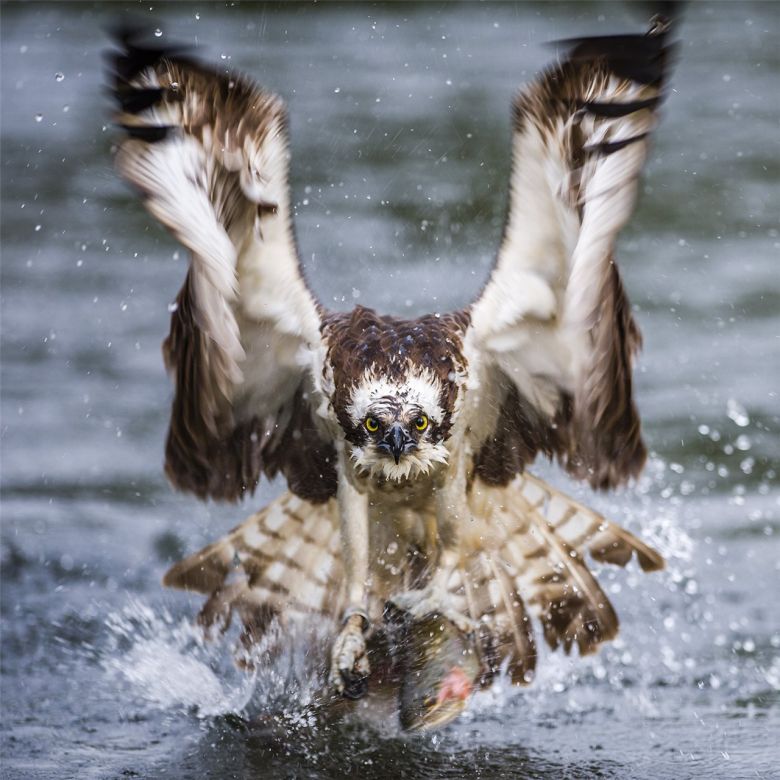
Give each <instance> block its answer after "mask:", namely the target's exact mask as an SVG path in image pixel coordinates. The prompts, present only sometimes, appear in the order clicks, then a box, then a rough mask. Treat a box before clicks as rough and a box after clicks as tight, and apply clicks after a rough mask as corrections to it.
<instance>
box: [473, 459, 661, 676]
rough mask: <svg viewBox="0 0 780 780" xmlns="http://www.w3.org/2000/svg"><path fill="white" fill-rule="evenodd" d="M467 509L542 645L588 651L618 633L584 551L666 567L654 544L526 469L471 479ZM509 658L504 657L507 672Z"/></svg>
mask: <svg viewBox="0 0 780 780" xmlns="http://www.w3.org/2000/svg"><path fill="white" fill-rule="evenodd" d="M471 508H472V513H473V515H474V516H475V518H476V519H477V520H479V521H481V524H479V527H478V528H477V529H475V531H474V533H473V534H472V535H471V542H472V544H473V543H475V542H476V540H479V542H478V543H479V544H482V543H483V542H484V540H485V539H487V538H489V540H490V541H489V544H490V547H492V549H493V550H494V554H493V555H492V560H494V561H498V562H500V566H501V567H503V570H505V571H507V572H510V573H511V576H512V577H513V592H514V593H516V594H517V598H518V601H519V602H520V603H521V604H526V605H528V607H529V608H530V609H531V610H532V612H533V614H534V615H535V616H536V617H537V618H538V619H539V621H540V622H541V624H542V631H543V635H544V638H545V641H546V642H547V644H548V645H549V646H550V647H552V648H557V647H559V646H562V647H563V649H564V651H565V652H567V653H568V652H570V651H571V649H572V647H573V646H574V645H575V644H576V645H577V647H578V649H579V651H580V653H581V654H583V655H584V654H587V653H592V652H594V651H595V650H596V649H597V648H598V646H599V645H600V644H601V643H602V642H605V641H607V640H609V639H613V638H614V637H615V636H616V635H617V633H618V626H619V622H618V618H617V615H616V613H615V610H614V608H613V606H612V604H611V603H610V601H609V598H608V597H607V595H606V594H605V593H604V591H603V590H602V588H601V586H600V585H599V584H598V582H597V581H596V578H595V577H594V576H593V574H592V573H591V572H590V570H589V568H588V566H587V564H586V561H585V555H586V553H587V554H590V556H591V557H592V558H593V559H594V560H596V561H599V562H603V563H611V564H616V565H619V566H625V565H626V564H627V563H628V562H629V561H630V560H631V558H632V557H633V556H634V555H635V556H636V558H637V561H638V563H639V565H640V566H641V568H642V569H643V570H644V571H656V570H658V569H661V568H663V565H664V562H663V558H662V557H661V556H660V555H659V554H658V553H657V552H656V551H655V550H653V549H652V548H651V547H649V546H648V545H646V544H644V543H643V542H642V541H640V540H639V539H637V538H636V537H635V536H633V535H632V534H631V533H629V532H628V531H626V530H624V529H622V528H620V527H619V526H616V525H614V524H613V523H610V522H609V521H607V520H606V519H605V518H604V517H603V516H601V515H600V514H598V513H597V512H594V511H592V510H590V509H588V508H586V507H584V506H583V505H582V504H580V503H578V502H577V501H575V500H574V499H572V498H570V497H569V496H567V495H565V494H563V493H561V492H560V491H558V490H556V489H555V488H553V487H551V486H550V485H548V484H546V483H545V482H544V481H542V480H541V479H539V478H538V477H533V476H531V475H530V474H523V475H521V476H519V477H517V478H516V479H515V480H514V481H513V482H512V483H511V484H510V485H508V486H507V487H493V486H488V485H485V484H483V483H482V482H480V481H479V480H477V481H476V482H475V484H474V486H473V487H472V499H471ZM482 525H484V526H486V528H485V529H483V528H482ZM496 579H497V578H496ZM505 616H506V618H507V619H509V620H510V621H511V619H512V616H513V612H512V611H511V610H507V611H506V612H505ZM524 625H525V624H524ZM524 625H523V626H519V627H518V626H515V628H523V627H524ZM506 646H507V643H506V642H504V647H506ZM506 657H507V656H506V655H505V658H506ZM514 663H515V661H514V658H510V670H511V669H512V666H513V664H514ZM519 676H521V675H514V674H513V678H515V677H519Z"/></svg>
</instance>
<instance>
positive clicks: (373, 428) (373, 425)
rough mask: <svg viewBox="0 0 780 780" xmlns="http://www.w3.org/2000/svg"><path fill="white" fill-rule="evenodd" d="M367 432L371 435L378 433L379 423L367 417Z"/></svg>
mask: <svg viewBox="0 0 780 780" xmlns="http://www.w3.org/2000/svg"><path fill="white" fill-rule="evenodd" d="M364 424H365V426H366V430H367V431H369V432H370V433H376V432H377V431H378V430H379V423H378V422H377V421H376V420H375V419H374V418H373V417H366V421H365V423H364Z"/></svg>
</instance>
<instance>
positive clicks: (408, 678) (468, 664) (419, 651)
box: [397, 613, 483, 731]
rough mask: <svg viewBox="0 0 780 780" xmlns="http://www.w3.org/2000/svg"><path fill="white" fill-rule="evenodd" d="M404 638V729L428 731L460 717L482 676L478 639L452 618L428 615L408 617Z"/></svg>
mask: <svg viewBox="0 0 780 780" xmlns="http://www.w3.org/2000/svg"><path fill="white" fill-rule="evenodd" d="M399 639H400V641H399V643H398V645H397V653H398V662H399V667H400V673H401V690H400V693H399V717H400V721H401V726H402V728H404V729H405V730H407V731H424V730H428V729H433V728H437V727H439V726H443V725H445V724H446V723H449V722H450V721H452V720H454V719H455V718H457V717H458V715H460V714H461V713H462V712H463V711H464V710H465V709H466V705H467V704H468V702H469V699H470V698H471V695H472V693H473V692H474V691H475V690H476V689H477V688H478V687H479V685H480V681H481V679H482V677H483V669H482V664H481V663H480V660H479V656H478V655H477V651H476V647H475V643H474V640H473V637H472V636H471V635H468V634H464V633H463V632H462V631H460V630H459V629H458V628H457V626H455V624H454V623H453V622H452V621H450V620H448V619H447V618H445V617H443V616H441V615H438V614H436V613H429V614H427V615H425V616H423V617H421V618H416V619H413V618H410V617H407V618H406V619H405V620H404V621H403V623H402V626H401V630H400V636H399Z"/></svg>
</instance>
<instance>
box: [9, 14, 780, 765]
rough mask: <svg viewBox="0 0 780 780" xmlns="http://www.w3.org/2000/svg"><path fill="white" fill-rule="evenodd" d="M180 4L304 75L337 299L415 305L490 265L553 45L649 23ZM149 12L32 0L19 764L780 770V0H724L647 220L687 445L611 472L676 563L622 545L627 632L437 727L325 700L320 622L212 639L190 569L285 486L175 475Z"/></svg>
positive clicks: (650, 374) (308, 244) (304, 115)
mask: <svg viewBox="0 0 780 780" xmlns="http://www.w3.org/2000/svg"><path fill="white" fill-rule="evenodd" d="M147 8H148V5H144V6H143V7H142V6H133V10H134V12H135V13H137V14H141V15H143V16H145V17H147V18H148V20H149V25H150V27H151V28H152V29H155V28H159V29H160V30H161V31H162V36H161V37H162V38H163V39H165V38H166V37H171V36H173V35H174V34H175V36H176V37H178V38H181V39H184V40H188V41H191V40H197V42H198V45H199V48H200V50H201V52H202V55H203V56H206V57H208V58H210V59H213V60H215V61H219V62H223V63H224V64H225V65H226V66H228V65H231V66H236V67H240V68H243V69H245V70H247V71H248V72H249V73H251V74H253V75H254V76H256V77H257V78H258V79H259V80H261V81H262V82H263V83H265V84H266V85H267V86H269V87H271V88H273V89H275V90H277V91H279V92H280V93H281V94H283V95H284V96H285V97H286V98H287V100H288V102H289V105H290V109H291V117H292V126H291V133H292V148H293V163H292V180H293V181H292V183H293V193H294V196H293V197H294V201H295V203H296V211H297V216H296V223H297V229H298V236H299V240H300V245H301V250H302V254H303V257H304V259H305V264H306V270H307V273H308V276H309V278H310V280H311V283H312V285H313V287H314V289H315V290H316V291H317V292H318V294H319V295H320V297H321V299H322V300H323V301H324V302H326V303H328V304H330V305H332V306H333V307H335V308H348V307H351V306H352V305H353V304H354V303H356V302H359V303H362V304H365V305H374V306H376V307H378V308H381V309H383V310H386V311H392V312H396V313H402V312H408V313H413V312H420V311H423V310H426V309H441V310H446V309H448V308H451V307H454V306H457V305H461V304H463V303H465V302H466V301H467V300H469V299H470V298H471V297H472V296H473V295H474V293H475V292H476V291H477V290H478V289H479V287H480V285H481V284H482V281H483V279H484V277H485V274H486V272H487V268H488V266H489V263H490V260H491V257H492V255H493V252H494V250H495V247H496V245H497V241H498V238H499V235H500V231H501V223H502V216H503V209H504V196H505V189H506V172H507V166H508V148H509V147H508V143H509V101H510V97H511V95H512V93H513V91H514V90H515V88H516V87H517V86H518V85H519V84H520V83H522V82H523V81H524V80H525V79H528V78H530V77H531V76H532V74H533V73H534V72H535V70H536V69H537V68H538V67H540V66H541V65H542V64H543V63H544V62H545V61H546V60H547V58H549V57H550V52H549V50H547V49H545V48H544V47H543V46H542V44H543V43H544V42H545V41H547V40H550V39H554V38H560V37H566V36H571V35H577V34H586V33H595V32H603V31H612V30H616V29H636V26H637V25H639V24H642V23H643V22H642V14H643V11H642V8H641V7H639V6H635V7H631V6H628V7H623V6H619V5H617V4H608V5H591V4H577V5H576V6H546V5H545V6H542V5H527V6H526V5H520V6H515V5H509V4H506V5H497V6H481V5H480V6H475V5H466V4H454V5H435V6H426V5H418V4H403V5H398V6H392V7H389V6H388V7H385V6H380V7H373V6H372V7H362V6H335V7H331V6H324V7H323V6H316V7H314V6H303V5H300V6H298V5H296V6H293V7H285V8H279V7H271V8H263V7H250V6H243V5H242V6H241V7H235V8H234V7H224V6H210V5H202V6H193V5H191V6H189V7H187V6H179V5H176V6H173V5H170V6H160V7H158V6H157V4H154V8H153V9H152V10H147ZM122 13H123V10H122V6H120V5H118V4H115V5H112V6H111V7H110V8H109V9H108V10H106V9H105V8H100V7H97V6H93V5H52V6H47V5H37V4H36V5H24V6H23V5H22V4H16V5H5V6H4V7H3V20H2V22H3V23H2V106H3V112H2V359H3V374H2V380H3V383H2V385H3V387H2V389H3V392H2V487H3V502H2V595H1V597H0V603H1V606H2V755H3V763H2V767H3V769H2V772H3V776H6V777H9V778H51V777H58V778H60V777H79V778H114V777H150V778H156V777H171V778H189V777H194V776H199V777H214V778H229V777H265V776H276V777H296V778H298V777H312V778H324V777H342V776H344V775H347V774H350V773H355V774H358V773H359V774H360V776H362V777H366V778H390V777H392V778H397V777H408V778H416V777H432V778H433V777H461V776H464V775H470V776H478V777H483V778H499V777H507V778H509V777H512V778H516V777H562V776H565V777H599V776H601V777H618V776H619V777H639V778H650V777H676V778H680V777H724V778H732V777H765V778H766V777H778V776H780V770H778V768H777V767H778V766H780V754H779V753H778V748H777V747H776V742H777V734H778V726H780V715H779V713H780V693H779V691H780V660H779V658H778V656H779V655H780V608H779V607H778V602H777V593H778V587H779V586H780V570H779V569H778V559H780V554H779V553H780V545H779V541H778V540H779V537H780V521H779V520H778V504H779V502H780V489H778V484H777V471H778V467H779V465H780V448H779V446H778V399H777V388H778V370H777V367H778V365H780V354H779V352H780V350H779V348H778V344H779V343H780V342H778V339H777V334H778V332H779V325H780V316H778V311H779V308H778V272H777V268H778V265H777V263H778V254H779V252H778V250H779V249H780V237H779V234H778V228H779V226H778V214H780V198H779V197H778V187H777V182H778V176H780V165H779V163H778V160H780V144H779V143H778V133H777V125H778V123H777V120H778V104H779V103H780V94H779V91H778V84H780V79H779V76H780V55H778V51H777V47H776V41H777V35H778V32H779V31H778V27H779V26H780V25H779V24H778V19H779V17H780V13H778V8H777V6H775V5H772V4H745V3H740V4H729V5H721V4H718V5H712V6H710V5H704V4H698V3H697V4H690V6H689V8H688V10H687V14H688V15H687V19H686V23H685V26H684V28H683V34H684V44H683V47H682V60H681V62H680V64H679V67H678V70H677V73H676V76H675V80H674V88H675V89H674V92H673V93H672V95H671V96H670V100H669V102H668V105H667V109H666V116H665V120H664V124H663V126H662V129H661V131H660V133H659V134H658V137H657V142H656V144H655V147H654V152H653V154H652V159H651V162H650V165H649V168H648V172H647V176H646V177H645V180H644V192H643V195H642V198H641V203H640V208H639V211H638V214H637V216H636V218H635V219H634V221H633V222H632V223H631V225H630V227H629V228H628V229H627V230H626V231H625V233H624V235H623V237H622V239H621V247H620V262H621V266H622V268H623V269H624V276H625V279H626V284H627V286H628V288H629V290H630V292H631V296H632V300H633V302H634V303H635V305H636V307H637V316H638V319H639V321H640V324H641V326H642V328H643V330H644V334H645V343H646V347H645V350H644V352H643V355H642V358H641V364H640V367H639V371H638V373H637V394H638V399H639V404H640V407H641V409H642V412H643V416H644V420H645V431H646V435H647V439H648V442H649V445H650V447H651V449H652V451H653V457H652V461H651V464H650V467H649V468H648V471H647V474H646V476H645V477H644V478H643V480H642V481H641V482H640V484H639V486H638V487H637V488H635V489H629V490H626V491H624V492H622V493H620V494H617V495H612V496H596V497H592V496H590V495H588V494H587V493H586V492H585V491H577V495H578V496H579V497H581V498H583V499H586V500H587V501H589V502H590V503H592V504H593V505H594V506H596V507H597V508H599V509H601V510H602V511H604V512H605V513H607V514H608V515H610V516H611V517H613V518H614V519H616V520H618V521H619V522H622V523H625V524H626V525H627V526H628V527H630V528H631V529H633V530H635V531H637V532H642V533H643V535H644V536H645V537H646V538H648V539H649V540H650V541H652V542H654V543H655V544H657V545H659V546H660V547H661V548H662V549H663V551H664V552H665V554H666V555H667V556H668V558H669V561H670V565H669V568H668V570H667V571H666V572H665V573H663V574H661V575H652V576H644V575H641V574H640V573H639V572H638V571H636V570H635V569H629V570H628V571H627V572H625V571H622V570H621V571H617V572H614V571H606V570H605V571H604V572H603V573H602V581H603V582H605V583H606V588H607V590H608V592H609V593H610V596H611V597H612V598H613V600H614V602H615V605H616V607H617V610H618V613H619V614H620V617H621V619H622V632H621V635H620V638H619V641H617V642H615V643H613V644H611V645H610V646H609V647H607V648H605V649H604V651H603V652H602V653H600V654H599V655H598V656H596V657H595V658H589V659H585V660H582V661H581V660H579V659H576V658H574V659H568V658H566V657H564V656H561V655H554V654H550V653H547V654H546V656H545V658H544V659H543V662H542V663H541V664H540V674H539V677H538V679H537V680H536V682H535V683H534V685H533V686H532V687H531V688H529V689H527V690H524V691H520V692H511V691H509V690H507V688H506V686H503V685H501V684H499V685H497V686H496V687H495V688H494V689H492V690H491V691H489V692H486V693H484V694H481V695H480V696H479V697H478V698H477V699H476V700H475V702H474V705H473V707H472V709H471V712H470V713H469V714H468V715H467V716H465V717H464V718H463V719H462V720H460V721H458V722H457V723H455V724H453V725H452V726H450V727H448V728H447V729H445V730H443V731H441V732H439V733H438V734H436V735H433V736H431V735H429V736H423V737H405V736H403V735H401V734H400V733H399V731H398V729H397V728H396V726H395V725H394V720H393V718H392V717H384V716H379V715H377V714H376V713H371V712H365V713H361V714H360V716H359V717H356V718H349V719H347V720H346V721H344V720H341V721H339V720H336V721H329V720H327V719H325V718H322V717H320V716H319V715H317V714H316V713H314V714H312V712H310V711H309V710H307V708H306V706H305V705H306V703H307V702H308V701H309V700H310V699H311V694H312V690H311V684H309V683H308V682H307V678H306V675H305V674H304V673H303V672H302V671H301V670H302V669H303V668H304V667H305V665H306V662H307V660H310V659H307V657H306V656H305V654H303V655H302V653H303V651H302V650H301V649H300V647H299V648H298V649H297V650H291V649H288V650H285V651H284V652H282V653H281V654H280V655H279V657H278V658H277V661H276V662H275V663H274V665H272V666H270V667H268V668H265V669H263V670H260V671H258V672H257V673H256V677H254V678H253V677H251V676H247V675H245V674H244V673H242V672H239V671H238V670H237V669H235V668H234V667H233V666H232V664H231V663H230V661H229V658H228V656H229V650H230V643H231V641H233V640H232V638H231V637H227V638H225V639H224V640H222V641H218V642H216V643H212V644H209V643H204V642H203V641H202V640H201V638H200V637H199V635H198V634H197V632H195V631H194V630H193V629H192V627H191V625H190V619H191V617H192V615H194V614H195V612H196V611H197V609H198V599H195V598H194V597H188V596H187V595H185V594H181V593H175V592H166V591H164V590H163V589H162V587H161V585H160V578H161V575H162V573H163V572H164V570H165V569H166V567H167V566H168V565H169V563H170V562H171V561H172V560H175V559H177V558H178V557H179V556H181V555H182V554H183V553H185V552H189V551H193V550H195V549H197V548H199V547H200V546H202V545H203V544H205V543H207V542H208V541H210V540H212V539H214V538H216V537H217V536H219V535H220V534H221V533H223V532H224V531H226V530H227V529H228V528H230V527H231V526H232V525H234V524H235V523H236V522H237V521H238V520H240V519H242V518H243V517H244V516H245V515H246V514H248V512H249V511H250V506H247V507H246V508H230V507H227V508H226V507H221V506H204V505H201V504H199V503H197V502H196V501H195V500H193V499H191V498H189V497H186V496H179V495H175V494H173V493H172V492H171V490H170V489H169V488H168V486H167V485H166V483H165V481H164V479H163V475H162V467H161V466H162V445H163V437H164V433H165V427H166V424H167V407H168V403H169V400H170V396H171V391H170V387H169V385H168V382H167V379H166V377H165V374H164V371H163V368H162V363H161V359H160V353H159V343H160V341H161V339H162V337H163V335H164V333H165V331H166V327H167V321H168V317H169V313H168V304H169V302H170V301H171V300H172V299H173V298H174V296H175V292H176V290H177V289H178V285H179V284H180V281H181V279H182V277H183V274H184V270H185V267H186V260H185V257H184V253H183V252H181V251H179V250H178V249H177V247H176V245H175V243H174V242H173V241H172V240H171V239H170V238H169V237H168V236H167V235H166V234H165V233H164V232H163V231H162V230H161V229H159V228H157V227H156V226H155V225H153V224H152V223H151V220H150V219H149V218H147V217H146V216H145V214H144V213H143V212H142V209H141V208H140V206H139V205H138V203H137V202H136V201H135V199H134V198H133V196H132V195H131V194H130V193H129V191H128V190H127V189H126V188H125V187H124V186H123V185H122V184H121V183H120V182H119V181H118V179H117V177H116V175H115V174H114V172H113V170H112V167H111V160H110V146H111V142H112V132H111V129H110V126H109V119H108V104H107V100H106V97H105V95H104V93H103V87H102V76H101V74H100V52H101V50H102V49H103V48H104V46H105V38H104V36H103V34H102V33H101V28H102V27H103V26H104V25H105V24H106V23H107V22H108V21H109V20H110V18H113V17H116V16H121V15H122ZM542 473H543V474H544V475H546V476H548V477H550V476H552V475H553V472H551V471H550V470H549V469H546V468H542ZM554 479H555V480H556V481H557V482H558V484H561V485H563V486H565V487H567V488H568V489H572V486H571V485H567V483H566V482H565V480H564V479H563V478H562V477H560V476H556V477H554ZM280 490H281V485H279V484H273V485H265V486H263V487H262V488H261V489H260V491H259V494H258V496H257V497H256V499H255V500H253V501H252V503H251V506H252V507H254V506H259V505H260V504H262V503H263V502H265V501H266V500H268V499H269V498H270V497H272V496H274V495H276V494H277V493H278V492H279V491H280ZM575 490H576V489H575ZM272 711H273V712H277V713H278V712H282V713H283V717H282V716H280V719H277V721H271V722H269V721H268V720H267V718H264V717H263V716H264V714H267V713H268V712H272Z"/></svg>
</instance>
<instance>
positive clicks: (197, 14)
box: [195, 11, 200, 22]
mask: <svg viewBox="0 0 780 780" xmlns="http://www.w3.org/2000/svg"><path fill="white" fill-rule="evenodd" d="M195 21H196V22H199V21H200V14H199V13H198V12H197V11H196V12H195Z"/></svg>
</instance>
